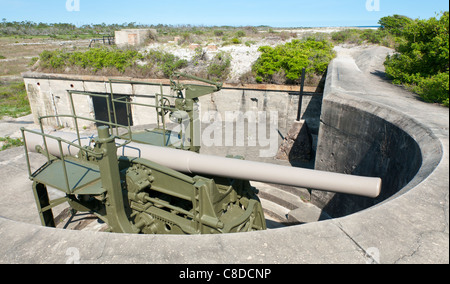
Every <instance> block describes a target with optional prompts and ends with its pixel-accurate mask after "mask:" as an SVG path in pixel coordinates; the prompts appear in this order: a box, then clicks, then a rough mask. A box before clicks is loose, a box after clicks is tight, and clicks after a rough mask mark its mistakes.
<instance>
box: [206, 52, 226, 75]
mask: <svg viewBox="0 0 450 284" xmlns="http://www.w3.org/2000/svg"><path fill="white" fill-rule="evenodd" d="M230 71H231V55H230V54H229V53H226V52H224V51H221V52H219V53H217V54H216V56H215V57H214V58H213V60H212V61H211V63H210V64H209V65H208V67H207V69H206V72H207V75H208V79H210V80H217V81H225V80H226V79H227V78H228V76H229V75H230Z"/></svg>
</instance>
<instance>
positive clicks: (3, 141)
mask: <svg viewBox="0 0 450 284" xmlns="http://www.w3.org/2000/svg"><path fill="white" fill-rule="evenodd" d="M0 146H1V148H0V151H4V150H7V149H11V148H14V147H20V146H23V140H22V139H21V138H10V137H5V138H3V137H0Z"/></svg>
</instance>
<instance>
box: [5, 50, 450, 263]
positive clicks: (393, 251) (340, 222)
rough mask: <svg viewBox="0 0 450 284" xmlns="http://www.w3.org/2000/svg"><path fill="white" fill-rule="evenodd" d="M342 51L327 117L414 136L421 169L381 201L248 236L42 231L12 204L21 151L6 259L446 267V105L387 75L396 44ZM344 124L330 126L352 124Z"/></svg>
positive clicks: (27, 187) (14, 159)
mask: <svg viewBox="0 0 450 284" xmlns="http://www.w3.org/2000/svg"><path fill="white" fill-rule="evenodd" d="M337 51H338V57H337V58H336V59H335V60H334V61H333V62H332V63H331V65H330V66H329V72H328V77H327V85H326V90H325V93H324V103H323V109H322V112H323V113H324V114H327V115H329V113H330V112H333V111H334V112H336V110H335V109H334V108H335V107H338V108H351V110H356V111H361V112H363V113H370V114H371V115H372V116H373V117H374V118H376V119H380V120H382V121H384V122H385V123H386V125H395V126H396V127H398V128H400V129H402V130H403V131H404V132H405V133H407V134H408V135H409V136H410V137H412V139H413V140H414V141H415V142H416V143H417V145H418V147H419V149H420V153H421V155H422V159H421V161H422V162H421V163H420V165H419V169H418V170H417V173H415V174H414V176H413V177H412V179H410V180H409V181H408V183H407V184H406V185H405V186H403V187H402V188H400V189H398V190H396V193H395V194H393V195H392V196H390V197H389V198H387V199H386V200H384V201H383V202H380V203H379V204H377V205H376V206H372V207H370V208H368V209H365V210H363V211H360V212H357V213H354V214H350V215H347V216H345V217H341V218H335V219H329V220H325V221H321V222H316V223H309V224H305V225H299V226H291V227H285V228H279V229H272V230H267V231H263V232H253V233H244V234H229V235H205V236H163V235H127V234H111V233H103V232H87V231H69V230H60V229H51V228H44V227H41V226H40V225H39V221H38V216H37V212H36V209H35V208H34V207H33V208H25V207H23V208H22V210H21V211H20V212H18V211H17V210H12V209H11V206H10V204H14V208H20V205H21V203H22V204H30V202H34V201H33V200H32V199H33V197H32V193H31V184H30V181H29V180H28V177H27V173H26V166H25V161H24V154H23V150H22V149H20V148H19V149H13V150H8V151H4V152H1V153H0V165H1V168H2V171H1V172H0V180H1V181H2V182H1V184H0V192H1V196H2V197H1V198H0V240H1V242H0V263H66V262H69V261H70V260H71V258H73V256H74V254H73V252H74V251H75V252H76V256H78V260H79V262H80V263H151V264H153V263H154V264H156V263H163V264H164V263H171V264H188V263H189V264H196V263H201V264H216V263H217V264H220V263H224V264H241V263H242V264H244V263H251V264H291V263H294V264H303V263H361V264H364V263H382V264H390V263H449V226H448V223H449V209H448V207H449V206H448V205H449V163H448V162H449V155H448V154H449V153H448V152H449V139H448V137H449V135H448V134H449V109H448V108H444V107H441V106H437V105H433V104H427V103H423V102H421V101H420V100H418V99H417V98H415V97H414V95H413V94H411V93H409V92H407V91H405V90H403V89H402V88H400V87H396V86H393V85H391V84H390V83H389V82H387V81H386V80H385V79H384V78H382V74H383V72H382V62H383V61H384V58H385V56H386V54H387V53H389V52H391V51H390V50H388V49H386V48H383V47H375V46H373V47H357V48H350V49H347V48H340V47H338V48H337ZM344 120H345V119H342V120H339V121H337V122H335V123H336V125H338V126H333V127H340V126H339V124H345V123H347V124H348V122H346V121H344ZM322 121H323V122H324V123H325V122H326V120H325V117H324V118H323V119H322ZM351 123H353V124H355V125H356V124H357V123H358V122H357V121H356V122H355V121H353V122H351ZM351 123H350V124H351ZM367 127H368V128H370V124H369V125H367ZM404 150H405V151H406V152H407V150H408V149H404ZM336 154H337V155H338V154H339V153H336ZM34 158H36V160H34V161H35V162H36V163H39V157H34ZM392 159H394V157H392ZM408 166H409V165H407V164H404V165H402V164H399V167H405V168H408ZM398 178H401V177H398Z"/></svg>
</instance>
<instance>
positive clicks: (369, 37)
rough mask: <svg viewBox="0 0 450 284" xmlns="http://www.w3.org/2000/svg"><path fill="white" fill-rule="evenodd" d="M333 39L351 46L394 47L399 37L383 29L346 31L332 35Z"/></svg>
mask: <svg viewBox="0 0 450 284" xmlns="http://www.w3.org/2000/svg"><path fill="white" fill-rule="evenodd" d="M331 39H332V40H333V41H334V42H335V43H349V44H358V45H359V44H363V43H371V44H380V45H384V46H387V47H394V45H395V43H396V42H397V37H396V36H395V35H393V34H391V33H389V32H388V31H387V30H383V29H376V30H375V29H346V30H343V31H338V32H333V33H331Z"/></svg>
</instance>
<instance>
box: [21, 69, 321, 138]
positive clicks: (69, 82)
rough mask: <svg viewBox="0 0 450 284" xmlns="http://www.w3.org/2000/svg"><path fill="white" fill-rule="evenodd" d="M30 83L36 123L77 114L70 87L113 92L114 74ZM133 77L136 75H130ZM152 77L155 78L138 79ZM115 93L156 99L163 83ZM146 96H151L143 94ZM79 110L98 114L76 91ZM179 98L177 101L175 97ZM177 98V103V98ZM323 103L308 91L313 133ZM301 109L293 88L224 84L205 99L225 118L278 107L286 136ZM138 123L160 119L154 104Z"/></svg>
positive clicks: (306, 114) (206, 107) (31, 76)
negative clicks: (46, 117) (43, 118)
mask: <svg viewBox="0 0 450 284" xmlns="http://www.w3.org/2000/svg"><path fill="white" fill-rule="evenodd" d="M23 77H24V81H25V87H26V89H27V92H28V97H29V100H30V104H31V108H32V111H33V115H34V120H35V122H37V121H38V118H39V117H40V116H44V115H57V114H59V115H61V114H72V110H71V107H70V99H69V95H68V92H67V91H68V90H73V91H84V92H96V93H99V94H103V95H108V94H110V93H111V87H110V84H109V82H108V79H107V78H105V77H96V76H72V75H57V74H41V73H25V74H23ZM126 79H130V80H133V79H132V78H126ZM134 81H143V82H151V81H150V80H134ZM161 82H162V84H163V93H164V94H166V95H169V94H170V87H169V85H168V84H167V83H166V82H165V81H161ZM112 88H113V92H114V94H122V95H126V96H130V98H131V100H132V101H133V102H136V103H144V104H152V105H154V104H155V96H154V95H155V94H157V93H158V94H159V93H161V87H160V86H159V85H157V86H149V85H139V84H130V83H113V84H112ZM141 95H146V97H142V96H141ZM73 99H74V105H75V109H76V113H77V115H79V116H82V117H88V118H91V119H94V118H95V112H94V105H93V102H92V98H91V97H90V96H86V95H79V94H74V95H73ZM172 101H173V100H172ZM172 103H173V102H172ZM321 103H322V96H321V95H314V96H311V95H307V96H304V98H303V104H302V112H301V116H302V119H305V120H306V121H307V123H308V126H309V128H310V129H311V132H312V133H313V135H314V134H315V135H317V133H318V131H319V115H320V109H321ZM297 109H298V93H293V92H290V91H280V90H275V91H270V90H254V89H245V88H242V89H236V88H224V89H223V90H222V91H220V92H217V93H214V94H211V95H207V96H204V97H201V98H200V114H201V116H202V115H204V114H205V113H207V112H212V111H217V112H218V113H219V114H220V116H221V117H222V119H224V120H225V118H226V115H225V114H226V112H227V111H240V112H242V113H245V112H247V111H252V112H258V111H266V112H268V113H270V112H271V111H276V112H277V113H278V130H279V133H280V141H281V140H282V139H281V138H282V137H281V136H286V134H287V132H288V131H289V129H290V127H291V125H292V122H293V121H295V120H296V117H297ZM131 113H132V119H133V124H134V126H139V125H149V124H155V123H156V122H157V115H156V111H155V109H154V108H148V107H143V106H137V105H132V108H131ZM44 123H45V124H46V125H51V126H54V127H68V128H74V127H75V125H74V122H73V119H70V118H60V119H59V120H56V119H49V120H46V121H45V122H44ZM79 124H80V127H85V128H92V127H93V126H94V124H93V123H92V122H88V121H81V120H80V122H79Z"/></svg>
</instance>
